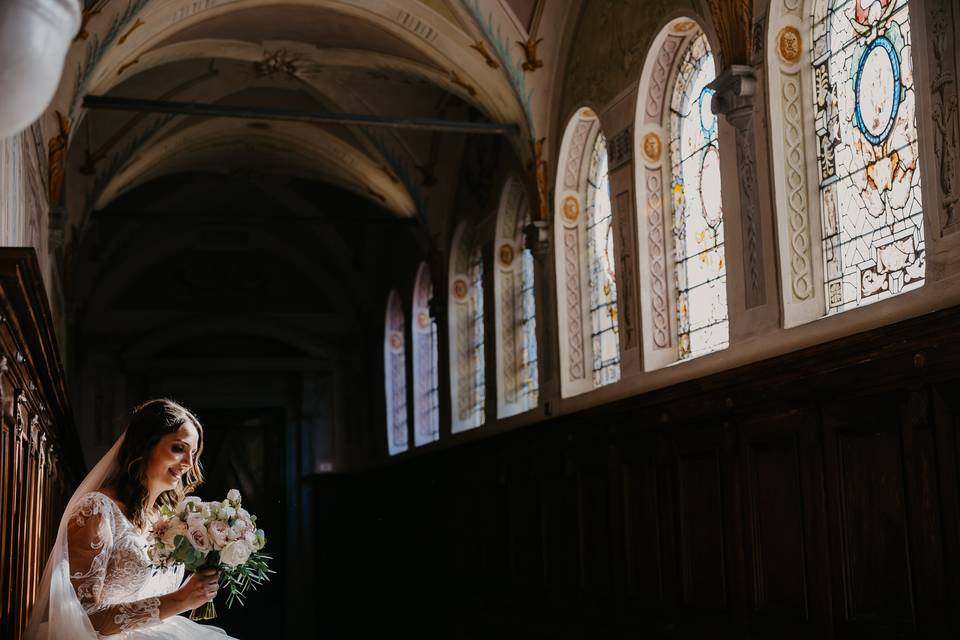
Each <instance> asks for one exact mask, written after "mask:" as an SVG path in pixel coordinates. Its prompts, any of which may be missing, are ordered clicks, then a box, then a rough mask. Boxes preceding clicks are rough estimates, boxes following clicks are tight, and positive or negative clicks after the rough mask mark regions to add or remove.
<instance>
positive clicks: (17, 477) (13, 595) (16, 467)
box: [6, 389, 27, 637]
mask: <svg viewBox="0 0 960 640" xmlns="http://www.w3.org/2000/svg"><path fill="white" fill-rule="evenodd" d="M15 394H16V396H17V400H19V399H20V398H22V397H24V396H23V390H22V389H18V390H17V391H16V392H15ZM21 404H22V401H21V402H15V403H14V415H15V416H16V424H15V428H14V445H13V499H12V500H13V512H12V518H13V532H14V533H13V547H12V548H11V558H12V559H13V570H12V571H11V583H10V585H9V592H8V593H7V594H6V595H7V597H8V607H7V608H6V611H7V613H8V615H9V618H10V631H11V634H12V636H13V637H19V636H20V630H21V625H22V622H23V588H22V587H23V580H24V577H25V576H24V561H23V546H22V544H21V541H22V540H23V539H24V535H25V533H26V530H27V517H26V512H27V510H26V484H27V483H26V478H27V473H26V458H27V447H26V446H25V445H26V440H27V425H26V422H25V418H24V416H23V412H22V410H20V407H21Z"/></svg>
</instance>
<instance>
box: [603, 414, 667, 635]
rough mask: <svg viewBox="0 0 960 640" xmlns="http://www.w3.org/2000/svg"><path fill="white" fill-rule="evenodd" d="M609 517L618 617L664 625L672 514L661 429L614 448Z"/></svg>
mask: <svg viewBox="0 0 960 640" xmlns="http://www.w3.org/2000/svg"><path fill="white" fill-rule="evenodd" d="M614 469H615V475H614V483H615V484H614V486H615V491H614V492H613V505H612V506H613V517H612V522H613V523H614V524H615V530H614V531H615V535H614V536H613V545H614V550H615V552H616V556H615V567H616V572H615V575H616V578H617V586H618V603H619V611H618V614H619V617H620V618H621V619H622V621H623V622H624V623H625V624H630V625H637V626H639V627H640V628H641V629H654V630H660V631H662V630H664V629H666V628H667V627H668V626H669V624H670V621H671V620H672V619H675V618H676V616H677V603H678V600H677V598H676V597H675V595H676V593H677V585H678V582H677V573H676V563H675V562H673V558H674V557H676V556H675V546H674V542H675V538H676V535H675V531H674V523H675V516H674V513H673V505H674V501H673V496H672V492H671V487H670V484H671V474H670V467H669V464H668V461H667V456H666V445H665V439H664V436H663V434H662V433H660V432H653V433H649V432H648V433H639V434H634V433H630V434H629V435H625V436H623V437H622V439H620V441H619V442H618V443H617V446H616V452H615V461H614Z"/></svg>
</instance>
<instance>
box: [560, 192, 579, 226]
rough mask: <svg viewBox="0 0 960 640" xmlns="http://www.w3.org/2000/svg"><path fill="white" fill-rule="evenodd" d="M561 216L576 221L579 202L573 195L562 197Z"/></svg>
mask: <svg viewBox="0 0 960 640" xmlns="http://www.w3.org/2000/svg"><path fill="white" fill-rule="evenodd" d="M563 217H564V218H566V219H567V220H569V221H570V222H576V221H577V218H579V217H580V203H579V202H577V199H576V198H574V197H573V196H567V197H566V198H564V199H563Z"/></svg>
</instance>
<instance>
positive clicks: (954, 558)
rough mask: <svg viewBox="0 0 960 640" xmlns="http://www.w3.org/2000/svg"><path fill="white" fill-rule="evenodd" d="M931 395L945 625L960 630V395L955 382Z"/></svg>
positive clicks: (936, 387)
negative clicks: (936, 460) (959, 467)
mask: <svg viewBox="0 0 960 640" xmlns="http://www.w3.org/2000/svg"><path fill="white" fill-rule="evenodd" d="M930 394H931V404H932V407H931V412H932V417H933V421H934V433H935V442H936V453H937V459H938V462H939V463H940V464H939V469H938V471H939V484H940V505H941V507H940V508H941V514H942V517H941V525H942V527H943V540H944V544H943V553H944V565H945V569H946V571H947V575H948V576H949V578H948V582H947V596H946V597H947V604H946V609H947V612H946V617H947V620H946V624H947V625H948V627H949V628H951V629H960V470H958V464H960V396H958V394H957V392H956V382H953V381H951V382H937V383H935V384H933V385H931V388H930Z"/></svg>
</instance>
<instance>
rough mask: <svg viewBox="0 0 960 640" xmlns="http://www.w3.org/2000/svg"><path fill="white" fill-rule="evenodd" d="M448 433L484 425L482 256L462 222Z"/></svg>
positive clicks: (453, 275) (453, 293)
mask: <svg viewBox="0 0 960 640" xmlns="http://www.w3.org/2000/svg"><path fill="white" fill-rule="evenodd" d="M448 315H449V330H450V336H451V343H452V344H451V348H450V377H451V380H450V395H451V409H452V421H451V431H452V432H453V433H458V432H460V431H466V430H467V429H474V428H476V427H479V426H480V425H482V424H483V422H484V418H485V409H486V380H485V376H486V368H485V363H484V357H485V352H484V318H483V255H482V253H481V250H480V243H479V242H477V239H476V237H475V236H474V229H473V227H472V226H470V225H468V224H467V223H466V222H461V223H460V226H459V227H458V228H457V231H456V233H455V234H454V236H453V250H452V251H451V256H450V312H449V314H448Z"/></svg>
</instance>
